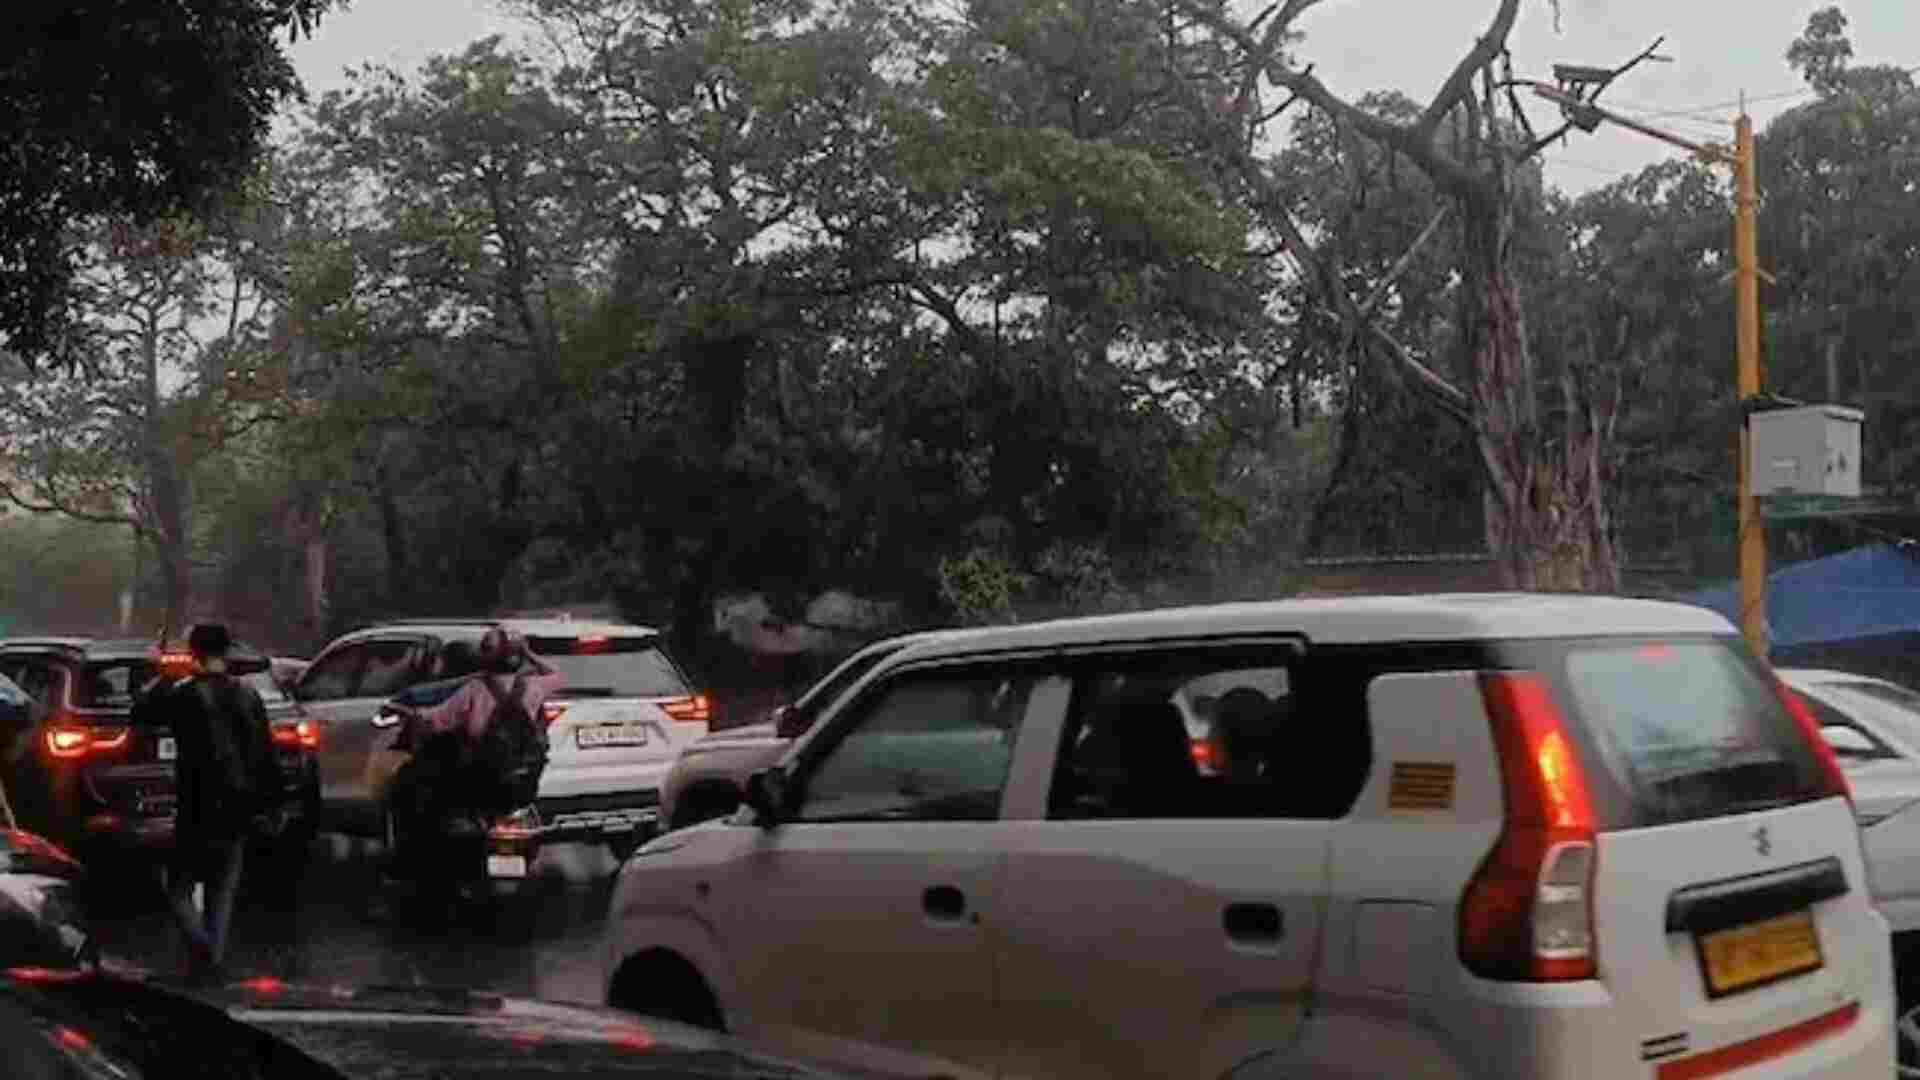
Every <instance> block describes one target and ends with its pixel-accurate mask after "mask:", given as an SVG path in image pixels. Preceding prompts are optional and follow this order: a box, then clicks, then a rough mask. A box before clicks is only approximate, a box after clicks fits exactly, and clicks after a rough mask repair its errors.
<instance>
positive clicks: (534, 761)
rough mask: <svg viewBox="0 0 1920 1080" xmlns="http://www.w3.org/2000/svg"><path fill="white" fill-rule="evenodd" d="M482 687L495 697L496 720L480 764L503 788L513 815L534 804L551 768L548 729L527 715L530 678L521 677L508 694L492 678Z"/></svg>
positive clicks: (484, 679)
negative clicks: (544, 776) (542, 776)
mask: <svg viewBox="0 0 1920 1080" xmlns="http://www.w3.org/2000/svg"><path fill="white" fill-rule="evenodd" d="M480 684H481V685H482V686H484V687H486V688H487V693H489V694H491V695H493V720H492V722H491V723H489V724H488V725H487V732H486V735H485V736H484V737H483V738H482V740H481V745H480V746H479V748H478V754H479V757H480V760H481V761H482V762H483V763H484V764H485V765H486V766H487V767H488V768H490V769H492V770H493V774H494V775H495V776H496V777H498V778H499V779H500V781H501V783H502V785H503V788H502V791H501V795H502V796H503V800H504V802H505V803H506V804H507V805H506V806H504V807H501V809H503V810H507V811H513V810H518V809H519V808H521V807H523V806H526V805H527V804H529V803H531V802H533V798H534V795H535V794H537V793H538V792H539V790H540V774H541V773H543V772H545V771H546V767H547V729H546V728H545V726H543V725H542V724H541V723H540V722H539V721H538V720H535V719H534V717H533V714H532V713H530V712H528V711H527V699H526V693H527V677H526V676H525V675H517V676H515V677H514V680H513V685H512V686H510V687H509V688H508V689H507V691H506V692H505V693H502V692H501V691H500V687H499V686H498V685H496V684H495V683H494V681H493V678H492V677H491V676H481V679H480Z"/></svg>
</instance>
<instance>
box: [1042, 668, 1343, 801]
mask: <svg viewBox="0 0 1920 1080" xmlns="http://www.w3.org/2000/svg"><path fill="white" fill-rule="evenodd" d="M1292 663H1293V658H1292V655H1291V652H1290V650H1287V649H1285V648H1284V647H1281V646H1273V647H1267V648H1255V649H1248V648H1245V647H1238V648H1235V649H1233V650H1231V651H1221V652H1212V653H1210V652H1207V651H1204V650H1202V651H1197V652H1185V653H1169V654H1165V655H1132V656H1126V657H1115V658H1111V659H1106V660H1095V661H1092V662H1090V663H1088V664H1087V665H1085V666H1083V667H1082V668H1081V669H1080V670H1079V671H1078V673H1077V674H1076V678H1075V681H1074V692H1073V704H1072V706H1071V707H1070V710H1069V715H1068V717H1067V724H1066V727H1065V729H1064V731H1063V732H1062V742H1061V748H1060V753H1059V755H1058V758H1057V759H1056V762H1055V768H1054V775H1053V779H1052V783H1051V786H1050V787H1049V789H1048V796H1047V816H1048V818H1050V819H1053V820H1067V821H1073V820H1138V819H1151V818H1173V819H1212V818H1255V819H1275V818H1298V819H1320V820H1325V819H1331V818H1337V817H1340V816H1342V815H1344V814H1345V813H1346V812H1347V810H1348V809H1349V808H1351V806H1352V803H1353V800H1354V798H1355V797H1357V795H1358V793H1359V791H1360V789H1361V787H1362V786H1364V784H1365V780H1366V772H1367V769H1368V766H1369V763H1370V757H1369V754H1370V744H1369V743H1368V736H1367V733H1366V719H1365V715H1364V713H1363V712H1361V713H1345V712H1343V713H1342V714H1340V715H1326V716H1319V717H1316V720H1315V722H1314V731H1313V736H1312V737H1311V738H1306V737H1304V735H1303V731H1302V725H1303V723H1305V721H1304V720H1303V718H1302V713H1303V710H1302V709H1301V708H1300V707H1299V702H1300V700H1301V698H1300V692H1301V690H1302V688H1301V687H1297V686H1296V685H1295V681H1296V678H1297V677H1300V673H1299V672H1298V671H1296V670H1295V668H1294V667H1293V666H1292Z"/></svg>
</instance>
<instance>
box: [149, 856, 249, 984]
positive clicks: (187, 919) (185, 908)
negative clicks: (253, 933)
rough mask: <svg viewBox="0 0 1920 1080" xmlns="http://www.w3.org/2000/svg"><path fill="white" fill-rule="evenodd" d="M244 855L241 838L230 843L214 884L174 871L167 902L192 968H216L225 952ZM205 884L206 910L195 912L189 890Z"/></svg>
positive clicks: (212, 881)
mask: <svg viewBox="0 0 1920 1080" xmlns="http://www.w3.org/2000/svg"><path fill="white" fill-rule="evenodd" d="M246 851H247V842H246V838H245V837H239V838H236V839H234V840H233V841H232V842H231V843H230V844H229V845H228V847H227V849H226V857H225V858H224V859H223V860H222V863H221V866H220V869H219V871H218V873H217V874H216V876H215V878H214V880H211V881H205V882H203V881H201V880H200V878H199V877H198V875H195V874H190V873H183V872H181V871H179V870H175V871H174V872H173V873H172V875H171V878H170V880H169V881H168V883H167V902H168V906H169V907H171V908H172V909H173V921H174V923H175V924H176V925H178V926H179V927H180V933H181V934H182V935H183V936H185V937H186V939H187V948H188V950H189V951H190V952H191V953H192V955H193V959H194V961H195V963H196V964H198V965H201V966H214V967H217V966H219V964H220V960H221V958H222V957H224V956H225V955H226V952H227V930H228V928H229V927H230V926H231V925H232V923H233V902H234V899H235V897H237V896H238V895H239V893H240V868H241V864H242V863H243V862H244V861H245V860H244V857H245V855H246ZM200 884H205V885H206V887H207V891H206V897H205V900H206V909H205V910H204V911H196V910H195V908H194V903H193V887H194V886H195V885H200Z"/></svg>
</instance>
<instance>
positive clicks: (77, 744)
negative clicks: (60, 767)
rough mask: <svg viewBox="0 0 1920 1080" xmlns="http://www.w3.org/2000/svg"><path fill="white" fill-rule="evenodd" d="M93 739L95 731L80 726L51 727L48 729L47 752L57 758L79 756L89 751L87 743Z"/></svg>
mask: <svg viewBox="0 0 1920 1080" xmlns="http://www.w3.org/2000/svg"><path fill="white" fill-rule="evenodd" d="M92 741H93V733H92V732H89V731H88V730H87V729H86V728H80V727H64V726H63V727H51V728H48V729H47V753H49V754H52V755H53V756H54V757H57V758H77V757H80V756H82V755H84V754H85V753H86V752H87V745H88V744H89V743H91V742H92Z"/></svg>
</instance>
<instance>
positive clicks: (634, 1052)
mask: <svg viewBox="0 0 1920 1080" xmlns="http://www.w3.org/2000/svg"><path fill="white" fill-rule="evenodd" d="M198 996H199V997H200V998H201V1000H203V1001H207V1002H208V1003H210V1004H215V1005H218V1006H219V1007H221V1008H223V1009H225V1010H226V1012H227V1014H228V1015H229V1016H231V1017H232V1018H233V1019H235V1020H237V1021H240V1022H241V1023H244V1024H247V1025H248V1026H250V1027H253V1028H255V1029H258V1030H261V1031H265V1032H267V1033H268V1034H271V1035H273V1036H274V1037H275V1038H278V1039H280V1040H281V1041H283V1042H286V1043H288V1044H291V1045H292V1046H294V1047H295V1048H297V1049H299V1050H300V1051H301V1052H302V1053H304V1054H306V1055H307V1056H309V1057H311V1058H313V1059H315V1060H318V1061H320V1062H323V1063H325V1064H326V1065H328V1066H329V1067H331V1068H333V1069H335V1070H338V1071H339V1072H340V1074H341V1075H342V1076H344V1077H350V1078H352V1080H429V1078H431V1080H462V1078H465V1077H486V1078H488V1080H519V1078H522V1077H525V1078H527V1080H534V1078H545V1077H550V1076H568V1077H585V1078H591V1077H600V1076H606V1077H613V1076H622V1077H633V1076H646V1077H684V1078H687V1080H708V1078H721V1077H725V1078H728V1080H747V1078H756V1080H757V1078H766V1080H789V1078H791V1080H802V1078H815V1080H825V1078H827V1077H828V1076H829V1074H825V1073H820V1072H816V1071H812V1070H810V1069H807V1068H804V1067H801V1066H798V1065H794V1064H789V1063H785V1062H781V1061H779V1060H776V1059H773V1058H769V1057H765V1056H762V1055H760V1054H757V1053H755V1052H753V1051H751V1050H749V1049H747V1048H746V1047H744V1046H743V1045H742V1044H740V1043H738V1042H736V1041H734V1040H732V1039H729V1038H727V1037H726V1036H722V1035H715V1034H712V1033H709V1032H705V1031H700V1030H697V1029H694V1028H689V1027H683V1026H681V1025H677V1024H672V1023H668V1022H665V1021H657V1020H652V1019H641V1018H637V1017H634V1016H631V1015H628V1014H625V1013H620V1012H616V1011H614V1010H611V1009H603V1008H594V1007H590V1006H583V1005H565V1004H558V1003H549V1002H540V1001H530V1000H526V999H520V998H509V997H500V996H496V995H491V994H479V993H472V992H469V991H465V990H457V989H438V988H432V987H362V988H357V989H335V988H325V987H304V986H295V985H289V984H284V983H281V982H278V981H276V980H273V979H253V980H248V981H245V982H242V983H237V984H235V985H233V986H230V987H227V988H226V989H224V990H220V991H217V992H213V993H206V992H200V993H199V995H198Z"/></svg>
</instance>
